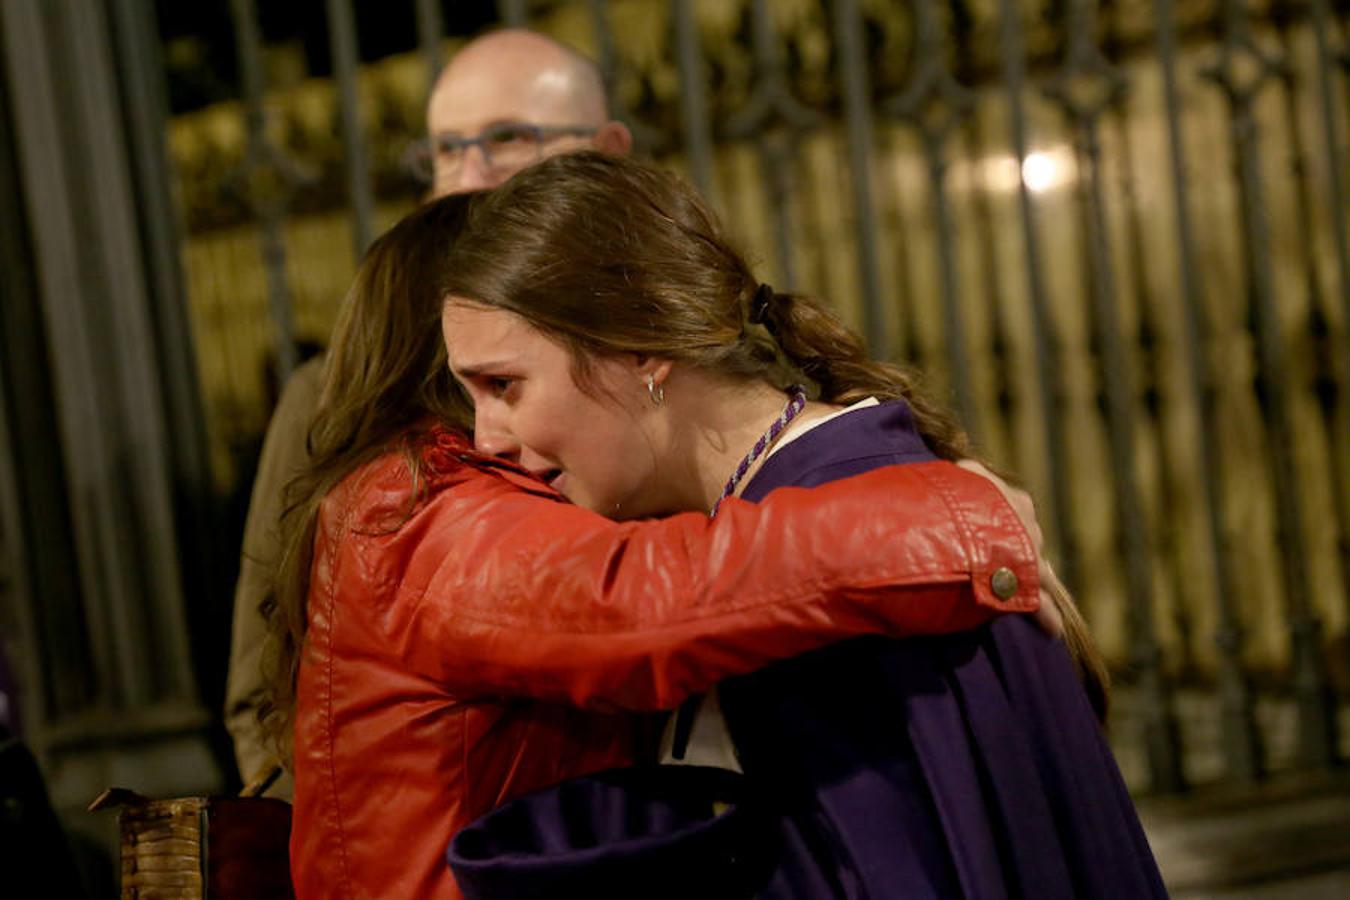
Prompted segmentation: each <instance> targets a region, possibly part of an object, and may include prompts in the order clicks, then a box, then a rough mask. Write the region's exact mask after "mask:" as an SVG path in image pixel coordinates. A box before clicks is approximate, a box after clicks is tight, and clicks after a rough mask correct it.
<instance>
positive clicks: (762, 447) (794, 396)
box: [708, 384, 806, 518]
mask: <svg viewBox="0 0 1350 900" xmlns="http://www.w3.org/2000/svg"><path fill="white" fill-rule="evenodd" d="M788 391H789V392H790V393H791V396H790V397H789V398H788V402H787V406H785V407H783V411H782V412H781V413H779V414H778V418H776V419H774V420H773V423H772V424H771V425H770V426H769V430H768V431H766V432H764V433H763V434H761V435H760V436H759V440H757V441H755V446H753V447H751V448H750V452H749V453H747V454H745V456H744V457H742V459H741V461H740V462H739V463H737V464H736V471H735V472H732V473H731V477H730V478H728V479H727V484H726V487H724V488H722V496H720V497H718V498H717V502H716V503H714V504H713V506H712V510H711V511H709V513H708V518H712V517H713V516H716V515H717V509H718V507H720V506H721V505H722V501H723V500H725V499H727V498H728V497H730V496H731V495H732V494H734V493H736V488H737V486H738V485H740V483H741V481H742V480H743V479H744V478H745V475H746V473H747V472H749V471H750V467H751V466H753V465H754V464H755V460H757V459H759V458H760V457H761V456H763V455H764V451H766V450H768V449H769V448H770V447H771V446H773V442H774V441H776V440H778V436H779V435H780V434H782V433H783V429H784V428H786V427H787V426H788V423H789V422H791V421H792V420H793V419H795V418H797V414H798V413H799V412H801V411H802V410H803V409H805V408H806V389H805V388H803V387H801V386H800V385H795V384H794V385H793V386H792V387H790V388H788Z"/></svg>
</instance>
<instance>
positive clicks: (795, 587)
mask: <svg viewBox="0 0 1350 900" xmlns="http://www.w3.org/2000/svg"><path fill="white" fill-rule="evenodd" d="M421 455H422V460H423V464H422V472H421V476H420V477H421V479H422V486H423V492H422V493H420V494H418V495H417V496H416V498H415V496H414V491H413V485H412V481H411V479H410V477H409V474H408V470H407V467H406V464H405V461H404V458H403V457H402V455H401V454H391V455H389V456H386V457H383V458H381V459H379V460H377V461H376V462H374V463H372V464H370V465H368V466H366V467H365V468H363V469H361V470H359V471H358V472H356V473H353V475H352V476H350V477H349V478H348V479H347V480H346V481H344V482H343V483H342V484H341V485H339V486H338V487H337V488H336V489H335V490H334V491H333V492H332V493H331V494H330V495H329V496H328V497H327V498H326V499H325V500H324V503H323V505H322V509H321V511H320V515H319V523H318V530H317V533H316V537H315V559H314V567H313V575H312V582H311V587H310V594H309V633H308V639H307V643H306V646H305V650H304V652H303V656H302V660H301V668H300V675H299V683H298V688H297V690H298V708H297V720H296V730H295V757H294V761H295V806H294V823H293V827H292V836H291V869H292V875H293V877H294V882H295V888H296V892H297V895H298V896H299V897H301V898H306V897H323V898H337V897H379V898H389V897H458V896H459V892H458V890H457V889H456V887H455V884H454V881H453V879H452V877H451V874H450V871H449V869H448V867H447V866H446V865H445V862H444V856H443V854H444V851H445V847H446V845H447V843H448V842H449V840H450V837H451V836H452V835H453V834H454V833H455V832H456V831H457V830H458V829H460V828H461V827H463V826H464V825H465V824H467V823H468V822H470V821H471V820H473V819H474V818H476V817H477V816H479V815H481V814H483V813H485V812H487V811H488V810H490V809H492V808H493V807H495V806H497V805H499V804H501V803H502V802H503V801H505V800H508V799H510V798H512V797H515V796H518V795H520V794H523V793H526V792H529V791H531V790H535V789H538V788H541V787H545V786H547V785H550V784H553V783H555V782H558V781H560V780H562V779H565V778H570V777H573V776H577V775H582V774H586V773H589V772H593V771H597V770H600V769H605V768H610V767H613V766H619V765H627V764H631V763H632V762H634V761H635V757H636V754H637V734H638V729H637V727H636V724H637V722H638V721H640V720H641V719H642V717H640V716H635V715H633V713H632V712H628V711H642V710H658V709H670V708H673V707H675V706H677V705H678V704H679V703H680V702H681V701H682V700H684V699H685V698H686V697H688V696H689V695H691V694H693V693H697V692H701V691H704V690H706V689H707V688H708V687H710V686H711V685H713V684H714V683H716V682H718V681H720V680H722V679H723V678H726V677H728V676H731V675H737V674H743V673H745V672H747V671H751V670H753V669H755V668H758V667H760V666H762V665H764V664H765V663H767V662H769V661H772V660H775V659H780V658H784V657H788V656H793V655H796V654H799V653H802V652H805V651H807V650H811V649H814V648H816V647H819V646H822V645H824V644H826V643H828V642H830V641H833V640H839V639H842V638H845V637H851V636H855V635H858V634H863V633H869V632H881V633H888V634H894V635H901V634H915V633H936V632H945V631H952V630H957V629H962V628H968V627H971V626H974V625H976V624H979V623H980V622H983V621H985V620H986V619H988V618H989V617H991V616H992V615H993V614H995V613H996V612H998V611H1031V610H1034V609H1035V608H1036V607H1037V581H1036V560H1035V555H1034V551H1033V549H1032V547H1031V545H1030V543H1029V541H1028V539H1027V537H1026V534H1025V532H1024V531H1023V529H1022V527H1021V525H1020V523H1019V522H1018V520H1017V517H1016V515H1015V514H1014V513H1013V511H1012V510H1011V509H1010V508H1009V507H1008V506H1007V504H1006V503H1005V502H1004V500H1003V498H1002V496H1001V495H1000V494H999V492H998V490H997V489H996V488H994V487H993V485H992V484H990V483H989V482H987V481H985V480H984V479H983V478H980V477H978V476H975V475H971V474H969V473H967V472H964V471H963V470H961V469H959V468H957V467H956V466H952V465H949V464H947V463H931V464H916V465H909V466H903V467H896V468H893V469H888V470H882V471H879V472H875V473H870V474H868V475H864V476H861V477H859V478H856V479H850V480H848V481H843V482H839V483H837V484H833V485H828V486H825V487H821V488H816V489H813V490H810V491H804V490H798V489H784V490H782V491H779V492H776V493H775V494H774V495H772V496H771V497H770V498H769V499H768V500H766V501H765V502H764V503H762V504H759V505H753V504H749V503H741V502H739V501H735V502H729V503H726V504H724V505H723V506H722V509H721V510H720V511H719V513H718V516H717V519H716V520H715V521H714V520H709V519H708V518H707V517H706V516H704V515H701V514H696V513H690V514H685V515H681V516H677V517H674V518H670V519H665V520H661V521H648V522H626V523H615V522H611V521H609V520H607V519H604V518H602V517H600V516H597V515H595V514H594V513H590V512H587V511H586V510H583V509H579V508H577V507H575V506H572V505H570V504H568V503H566V502H562V501H561V498H560V497H559V496H558V495H557V494H556V493H554V492H553V491H552V490H551V489H549V488H548V487H547V486H545V485H543V484H542V483H540V482H539V481H537V480H535V479H533V478H532V477H530V476H529V475H528V474H527V473H524V472H523V471H520V470H517V469H515V468H513V467H510V466H508V465H505V464H503V463H501V462H499V461H496V460H490V459H485V458H483V457H480V456H477V455H475V454H474V453H473V452H472V450H471V449H470V447H469V446H468V445H467V444H466V443H465V442H464V441H463V440H462V439H461V438H459V437H458V436H456V435H453V434H451V433H449V432H444V431H435V432H433V434H432V437H431V439H430V441H429V443H428V445H427V447H426V449H424V450H423V451H422V453H421ZM881 496H885V497H886V498H887V500H888V502H886V503H878V502H877V498H878V497H881ZM1004 567H1006V568H1009V569H1011V570H1012V571H1013V572H1014V574H1015V575H1016V576H1017V577H1018V580H1019V582H1020V585H1019V588H1018V591H1017V593H1016V594H1015V595H1014V596H1012V597H1011V598H1008V599H1006V600H1001V599H999V598H998V597H996V596H995V594H994V593H993V591H992V590H991V588H990V587H989V581H990V578H991V576H992V575H993V573H994V572H995V571H996V570H998V569H1000V568H1004ZM1002 580H1003V581H1006V580H1007V579H1006V576H1005V577H1004V579H1002Z"/></svg>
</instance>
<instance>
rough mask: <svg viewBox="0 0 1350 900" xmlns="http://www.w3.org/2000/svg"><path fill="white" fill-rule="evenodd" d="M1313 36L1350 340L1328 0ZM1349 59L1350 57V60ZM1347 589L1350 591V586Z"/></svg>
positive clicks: (1317, 6) (1347, 242)
mask: <svg viewBox="0 0 1350 900" xmlns="http://www.w3.org/2000/svg"><path fill="white" fill-rule="evenodd" d="M1312 14H1313V34H1314V35H1315V36H1316V38H1317V88H1318V91H1317V93H1318V98H1317V99H1318V102H1319V105H1320V106H1321V111H1322V140H1323V147H1324V149H1325V151H1326V157H1327V196H1328V198H1329V200H1330V202H1331V225H1332V228H1333V229H1334V234H1335V237H1336V264H1337V268H1338V270H1339V271H1340V276H1341V316H1342V322H1343V323H1344V325H1343V328H1342V330H1343V333H1344V334H1345V335H1346V336H1347V339H1348V340H1350V236H1347V232H1350V228H1348V227H1347V225H1346V209H1345V207H1346V197H1345V188H1344V185H1343V184H1342V182H1341V167H1342V166H1343V165H1344V164H1345V154H1344V152H1343V151H1342V150H1341V138H1340V128H1339V127H1338V125H1337V122H1338V120H1337V118H1336V114H1335V111H1334V110H1333V108H1332V93H1333V91H1332V83H1331V51H1330V49H1329V47H1328V46H1327V35H1328V34H1329V33H1330V30H1331V16H1330V15H1329V14H1328V10H1327V2H1326V0H1312ZM1348 58H1350V57H1348ZM1347 540H1350V537H1348V538H1347ZM1346 590H1347V591H1350V584H1347V586H1346Z"/></svg>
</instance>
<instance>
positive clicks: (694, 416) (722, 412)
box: [666, 370, 839, 510]
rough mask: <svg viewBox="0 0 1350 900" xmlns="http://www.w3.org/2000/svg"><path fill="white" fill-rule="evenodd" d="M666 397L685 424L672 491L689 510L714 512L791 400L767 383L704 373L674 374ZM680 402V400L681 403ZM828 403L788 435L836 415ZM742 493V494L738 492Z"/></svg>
mask: <svg viewBox="0 0 1350 900" xmlns="http://www.w3.org/2000/svg"><path fill="white" fill-rule="evenodd" d="M666 397H667V398H668V402H671V403H672V409H671V413H672V415H673V416H674V421H676V422H678V423H679V426H678V428H679V439H678V440H677V441H676V442H675V448H676V453H677V455H678V457H679V458H680V460H681V464H680V465H679V466H678V467H676V468H675V469H674V470H673V471H676V472H678V473H679V474H678V476H677V482H678V483H677V484H674V485H672V487H674V488H675V489H676V490H677V491H678V493H679V495H680V497H681V503H682V505H683V507H684V508H685V509H703V510H707V509H711V508H712V506H713V504H714V503H716V502H717V499H718V498H719V497H721V495H722V490H723V488H724V487H725V486H726V483H727V479H729V478H730V477H731V474H732V473H733V472H734V471H736V466H737V465H739V464H740V461H741V460H742V459H743V458H744V457H745V455H746V454H747V453H749V452H750V451H751V449H752V448H753V447H754V445H755V442H756V441H757V440H759V438H760V436H762V435H763V434H764V433H765V432H766V431H768V429H769V426H770V425H771V424H772V423H773V421H774V420H775V419H777V418H778V417H779V416H780V415H782V413H783V409H784V407H786V405H787V403H788V399H789V396H788V394H786V393H785V392H783V391H781V390H778V389H777V388H775V387H773V386H772V385H770V384H767V383H765V382H759V381H757V382H740V383H737V382H728V381H724V380H721V379H717V378H714V377H710V376H707V375H704V374H702V373H699V372H683V373H681V372H679V371H678V370H676V371H675V372H672V373H671V378H670V380H669V382H668V384H667V388H666ZM677 398H678V399H677ZM838 408H839V407H837V406H833V405H830V404H826V403H814V402H812V403H808V404H807V405H806V409H804V410H803V411H802V412H801V413H800V414H798V416H797V417H796V418H795V419H794V420H793V421H792V423H791V424H790V425H789V426H788V428H787V429H786V430H784V432H783V434H781V435H780V436H779V440H781V439H782V437H783V435H786V434H787V433H789V432H790V431H795V430H798V429H800V428H802V427H809V425H810V423H811V422H812V421H815V420H817V419H820V418H822V417H824V416H827V415H829V414H830V413H832V412H834V411H836V410H837V409H838ZM765 456H767V448H766V451H765V453H764V454H761V455H760V457H759V459H757V460H756V461H755V462H754V463H753V464H752V465H751V467H750V470H749V471H748V472H747V473H746V475H745V478H744V479H742V481H741V485H742V486H744V485H745V484H746V483H747V482H749V481H750V479H751V478H753V477H754V474H755V472H757V471H758V470H759V467H760V466H761V465H762V464H763V462H764V458H765ZM736 493H740V491H739V490H737V492H736Z"/></svg>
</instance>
